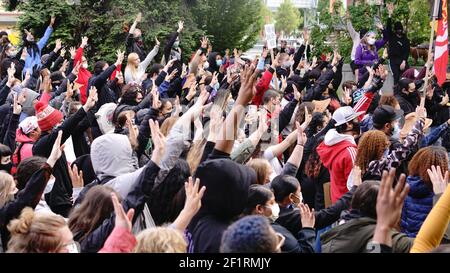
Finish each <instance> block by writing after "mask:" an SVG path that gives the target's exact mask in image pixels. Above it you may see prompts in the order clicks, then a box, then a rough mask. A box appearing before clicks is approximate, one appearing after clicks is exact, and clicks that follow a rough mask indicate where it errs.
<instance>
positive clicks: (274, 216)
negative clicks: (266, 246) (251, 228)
mask: <svg viewBox="0 0 450 273" xmlns="http://www.w3.org/2000/svg"><path fill="white" fill-rule="evenodd" d="M270 209H271V210H272V215H271V216H270V217H269V218H270V220H272V221H274V222H275V221H276V220H277V219H278V217H279V216H280V207H279V206H278V204H277V203H275V204H273V205H272V206H270Z"/></svg>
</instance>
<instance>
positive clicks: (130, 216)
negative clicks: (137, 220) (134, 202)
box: [127, 209, 134, 222]
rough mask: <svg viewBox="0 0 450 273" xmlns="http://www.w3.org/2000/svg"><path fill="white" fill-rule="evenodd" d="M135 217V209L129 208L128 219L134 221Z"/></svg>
mask: <svg viewBox="0 0 450 273" xmlns="http://www.w3.org/2000/svg"><path fill="white" fill-rule="evenodd" d="M133 217H134V209H130V210H128V212H127V218H128V221H130V222H132V221H133Z"/></svg>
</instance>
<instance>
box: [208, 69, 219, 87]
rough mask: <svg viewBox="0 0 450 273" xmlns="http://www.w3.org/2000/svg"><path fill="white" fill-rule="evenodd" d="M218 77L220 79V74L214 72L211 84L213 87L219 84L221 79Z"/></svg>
mask: <svg viewBox="0 0 450 273" xmlns="http://www.w3.org/2000/svg"><path fill="white" fill-rule="evenodd" d="M217 77H218V73H217V72H214V73H213V76H212V79H211V83H210V84H209V85H210V86H211V87H214V85H216V83H218V82H219V79H218V78H217Z"/></svg>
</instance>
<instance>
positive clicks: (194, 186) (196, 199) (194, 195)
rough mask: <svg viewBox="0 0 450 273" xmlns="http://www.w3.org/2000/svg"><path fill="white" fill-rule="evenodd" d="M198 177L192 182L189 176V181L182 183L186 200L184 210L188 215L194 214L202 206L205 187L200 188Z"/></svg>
mask: <svg viewBox="0 0 450 273" xmlns="http://www.w3.org/2000/svg"><path fill="white" fill-rule="evenodd" d="M199 188H200V179H198V178H197V179H195V183H194V182H193V179H192V177H189V181H188V182H186V183H184V189H185V190H186V202H185V203H184V209H183V210H184V211H185V212H186V213H189V215H191V216H194V215H195V214H197V212H198V211H199V210H200V208H201V206H202V197H203V194H204V193H205V191H206V187H205V186H203V187H202V188H201V189H200V190H199Z"/></svg>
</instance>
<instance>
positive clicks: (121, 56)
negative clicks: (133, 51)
mask: <svg viewBox="0 0 450 273" xmlns="http://www.w3.org/2000/svg"><path fill="white" fill-rule="evenodd" d="M116 56H117V61H116V63H115V65H116V66H119V65H121V64H122V62H123V59H124V58H125V52H124V51H121V50H120V49H119V50H117V52H116Z"/></svg>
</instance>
